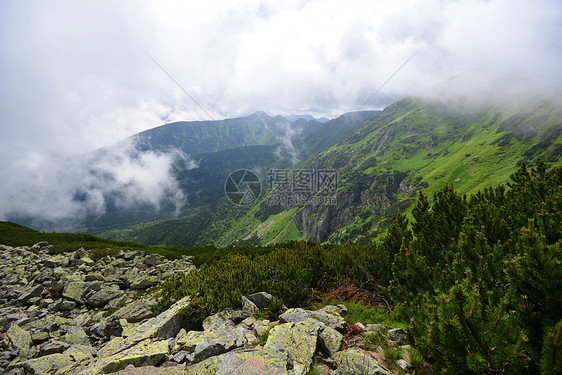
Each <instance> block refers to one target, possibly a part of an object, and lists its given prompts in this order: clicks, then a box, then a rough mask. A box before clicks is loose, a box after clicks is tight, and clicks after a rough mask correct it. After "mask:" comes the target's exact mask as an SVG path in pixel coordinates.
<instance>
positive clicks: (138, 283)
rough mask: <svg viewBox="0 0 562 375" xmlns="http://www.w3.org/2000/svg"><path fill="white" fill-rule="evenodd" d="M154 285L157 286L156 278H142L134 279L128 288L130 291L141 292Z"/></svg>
mask: <svg viewBox="0 0 562 375" xmlns="http://www.w3.org/2000/svg"><path fill="white" fill-rule="evenodd" d="M156 284H158V278H157V277H156V276H142V277H139V278H138V279H135V280H134V281H133V282H132V283H131V286H130V287H131V289H135V290H141V289H148V288H150V287H152V286H154V285H156Z"/></svg>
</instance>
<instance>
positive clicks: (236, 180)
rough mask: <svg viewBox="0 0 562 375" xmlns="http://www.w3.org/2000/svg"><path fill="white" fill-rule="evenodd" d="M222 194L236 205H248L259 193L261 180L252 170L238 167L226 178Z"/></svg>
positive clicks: (255, 199) (257, 197) (254, 200)
mask: <svg viewBox="0 0 562 375" xmlns="http://www.w3.org/2000/svg"><path fill="white" fill-rule="evenodd" d="M224 194H225V195H226V197H227V198H228V199H229V200H230V201H231V202H232V203H234V204H235V205H237V206H249V205H251V204H253V203H255V202H256V201H257V200H258V199H259V197H260V195H261V181H260V179H259V177H258V175H256V174H255V173H254V172H252V171H250V170H248V169H238V170H236V171H234V172H232V173H231V174H230V175H228V177H227V178H226V180H225V182H224Z"/></svg>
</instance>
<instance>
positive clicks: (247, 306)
mask: <svg viewBox="0 0 562 375" xmlns="http://www.w3.org/2000/svg"><path fill="white" fill-rule="evenodd" d="M242 308H243V309H244V311H248V312H250V313H252V314H257V313H259V311H260V310H259V308H258V307H257V306H256V304H255V303H253V302H252V301H250V300H249V299H248V298H246V297H244V296H242Z"/></svg>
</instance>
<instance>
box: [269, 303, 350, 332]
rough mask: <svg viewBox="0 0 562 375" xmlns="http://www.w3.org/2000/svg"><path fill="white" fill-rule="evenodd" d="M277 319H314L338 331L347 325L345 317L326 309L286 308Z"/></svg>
mask: <svg viewBox="0 0 562 375" xmlns="http://www.w3.org/2000/svg"><path fill="white" fill-rule="evenodd" d="M279 320H280V321H282V322H285V323H296V322H303V321H307V320H315V321H318V322H321V323H323V324H324V325H326V326H327V327H330V328H333V329H335V330H338V331H343V330H344V329H345V327H346V326H347V323H346V322H345V319H344V318H343V317H342V316H341V315H339V314H338V313H335V312H327V311H309V310H304V309H301V308H295V309H288V310H287V311H285V312H284V313H283V314H281V315H280V316H279Z"/></svg>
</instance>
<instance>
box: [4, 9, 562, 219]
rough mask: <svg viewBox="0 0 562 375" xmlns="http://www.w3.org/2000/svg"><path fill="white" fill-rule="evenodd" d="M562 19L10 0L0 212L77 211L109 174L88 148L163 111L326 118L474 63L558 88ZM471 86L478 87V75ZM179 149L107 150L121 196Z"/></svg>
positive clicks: (166, 181) (162, 175)
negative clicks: (97, 166) (83, 196)
mask: <svg viewBox="0 0 562 375" xmlns="http://www.w3.org/2000/svg"><path fill="white" fill-rule="evenodd" d="M560 35H562V6H561V5H560V3H559V2H558V1H557V0H538V1H530V0H518V1H508V0H490V1H479V0H461V1H446V0H430V1H415V0H412V1H406V2H396V1H391V0H384V1H377V2H372V1H367V0H365V1H363V0H357V1H353V2H343V1H339V0H328V1H324V0H322V1H320V0H315V1H314V0H313V1H304V0H302V1H301V0H294V1H287V2H282V3H279V2H276V1H253V0H247V1H246V0H242V1H236V2H229V1H223V0H211V1H207V2H204V4H203V3H201V2H182V1H164V2H155V1H150V0H144V1H123V2H118V3H116V2H110V1H85V2H72V1H51V2H20V1H3V2H1V3H0V48H1V51H2V59H0V176H1V180H2V183H1V184H0V220H1V219H5V218H6V214H7V213H8V212H12V211H13V210H14V209H18V210H24V211H26V212H27V213H41V212H49V213H51V214H53V213H56V212H57V207H59V212H63V211H65V212H73V211H72V210H73V208H72V207H68V206H65V207H67V208H69V209H68V210H66V209H65V210H60V207H61V205H62V204H63V203H62V197H67V196H68V194H69V193H71V194H74V191H79V190H80V189H79V187H80V186H82V185H84V184H85V185H87V186H90V187H92V186H93V187H96V188H94V189H93V190H94V191H105V190H104V189H111V188H112V185H111V184H107V181H105V180H103V176H100V175H90V174H89V172H88V170H83V169H81V168H83V167H78V166H77V165H78V164H79V161H80V159H81V156H80V155H84V154H87V153H88V152H91V151H92V150H95V149H97V148H100V147H106V146H109V145H112V144H114V143H115V142H117V141H120V140H123V139H125V138H127V137H129V136H131V135H133V134H135V133H138V132H140V131H143V130H146V129H150V128H153V127H156V126H159V125H162V124H164V123H169V122H173V121H193V120H209V117H212V118H213V119H222V118H231V117H236V116H243V115H248V114H250V113H253V112H255V111H257V110H264V111H265V112H267V113H268V114H270V115H276V114H282V115H288V114H293V113H299V114H310V115H312V116H315V117H316V118H319V117H322V116H326V117H330V118H333V117H336V116H338V115H340V114H342V113H344V112H349V111H355V110H358V109H381V108H383V107H385V106H386V105H389V104H391V103H392V102H394V101H395V100H397V99H401V98H403V97H405V96H408V95H412V94H422V93H426V92H428V87H434V86H435V85H437V84H438V83H439V82H443V81H445V80H446V79H448V78H449V77H452V76H455V75H457V74H459V73H462V72H467V71H471V70H473V69H484V70H487V71H496V72H507V73H510V74H514V75H517V76H520V77H524V78H525V79H529V80H532V81H536V82H538V83H539V84H543V85H548V86H551V87H553V88H556V89H560V88H561V87H562V71H561V70H560V66H562V52H561V51H562V41H561V39H560V38H559V36H560ZM412 56H413V57H412ZM151 58H153V59H154V60H156V62H157V63H158V64H160V65H161V67H162V68H164V70H165V72H163V71H162V70H161V68H160V67H159V66H158V65H157V64H155V63H154V62H153V60H152V59H151ZM406 61H408V62H407V64H405V65H403V64H404V63H405V62H406ZM400 67H402V68H401V69H399V68H400ZM167 74H169V75H170V76H172V77H173V79H174V80H175V81H176V82H177V83H178V84H180V85H181V88H180V87H178V86H177V85H176V83H174V82H173V81H172V80H170V78H169V77H168V76H167ZM389 77H392V79H390V80H389V81H388V82H387V83H386V84H385V82H386V81H387V80H388V79H389ZM383 84H384V87H382V89H381V90H380V91H379V92H378V93H377V95H375V96H374V97H372V99H371V100H368V99H369V98H370V97H371V96H372V95H373V93H375V92H376V90H377V89H378V88H380V87H381V86H382V85H383ZM494 87H495V88H496V89H497V88H498V87H497V86H494ZM499 91H500V92H501V90H499ZM465 92H466V93H467V94H468V95H473V96H474V98H475V99H476V100H477V101H478V100H480V99H481V97H480V96H479V95H480V94H481V93H479V92H478V91H477V90H472V88H471V86H470V82H469V85H468V86H467V87H466V90H465ZM186 93H188V94H189V96H191V97H192V98H193V99H194V100H195V101H196V102H197V104H195V103H194V102H193V101H192V100H191V99H190V97H189V96H188V95H186ZM201 108H204V109H205V111H206V112H205V111H202V110H201ZM291 131H292V130H291V129H288V131H287V133H286V136H287V137H286V138H287V139H292V137H295V136H296V134H292V133H291ZM125 149H127V148H125ZM175 152H176V151H173V150H171V151H170V153H153V154H147V155H146V156H143V157H141V158H140V159H130V158H129V157H128V155H129V154H127V152H124V153H123V154H122V155H120V156H119V157H116V158H114V159H113V164H111V163H109V164H106V165H103V167H104V168H109V169H111V170H113V171H115V172H116V174H115V176H116V177H114V181H112V182H111V183H112V184H113V183H114V184H120V185H122V186H125V187H127V189H126V191H127V192H128V193H127V194H126V196H123V197H121V198H120V200H119V202H122V204H126V203H127V202H131V201H136V200H138V201H140V202H144V203H146V204H152V205H154V206H158V204H159V203H158V202H159V198H158V197H160V196H161V195H162V194H164V193H165V192H166V191H168V190H170V189H173V187H174V181H172V180H171V179H170V174H169V170H170V168H169V167H170V163H171V160H172V159H173V158H174V157H175V156H174V157H172V155H176V154H174V153H175ZM186 157H187V156H186ZM193 166H195V165H193ZM141 180H142V181H143V186H139V185H138V181H141ZM144 184H146V186H144ZM79 197H80V194H78V195H77V199H78V200H79ZM90 198H91V202H92V207H91V208H92V210H94V211H96V210H98V209H100V210H101V209H102V207H103V205H96V204H94V202H96V200H95V199H94V196H90ZM177 198H178V204H181V200H182V197H180V196H178V197H177ZM65 199H66V198H65ZM76 213H77V214H78V213H79V212H78V211H77V212H76Z"/></svg>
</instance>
